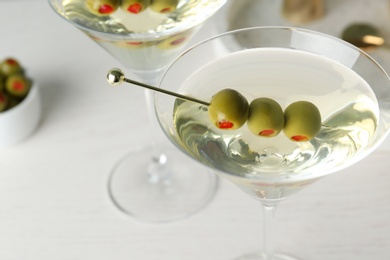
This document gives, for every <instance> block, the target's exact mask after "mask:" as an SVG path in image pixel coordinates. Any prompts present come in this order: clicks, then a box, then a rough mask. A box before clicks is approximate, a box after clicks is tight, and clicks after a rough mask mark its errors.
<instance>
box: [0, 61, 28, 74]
mask: <svg viewBox="0 0 390 260" xmlns="http://www.w3.org/2000/svg"><path fill="white" fill-rule="evenodd" d="M22 71H23V69H22V67H21V66H20V64H19V62H18V61H17V60H16V59H14V58H7V59H5V60H3V61H2V62H1V63H0V74H1V75H2V76H4V77H8V76H9V75H11V74H14V73H19V72H22Z"/></svg>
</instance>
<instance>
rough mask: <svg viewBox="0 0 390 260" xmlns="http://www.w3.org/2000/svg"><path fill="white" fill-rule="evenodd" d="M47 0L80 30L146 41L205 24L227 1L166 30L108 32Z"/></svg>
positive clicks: (120, 38) (117, 37)
mask: <svg viewBox="0 0 390 260" xmlns="http://www.w3.org/2000/svg"><path fill="white" fill-rule="evenodd" d="M47 1H48V2H49V5H50V7H51V8H52V10H53V11H54V12H55V13H56V14H57V15H59V16H60V17H61V18H62V19H64V20H65V21H67V22H68V23H70V24H72V25H73V26H75V27H76V28H78V29H80V30H82V31H84V32H89V33H92V34H99V35H101V36H106V37H108V38H110V39H117V40H122V41H123V40H128V41H131V40H139V39H142V40H146V41H147V40H151V41H152V40H156V39H160V38H164V37H168V36H172V35H176V34H179V33H182V32H184V31H188V30H191V29H194V28H196V27H197V26H199V25H201V24H203V23H204V22H205V21H207V20H208V19H209V18H210V17H212V16H213V15H214V14H215V13H216V12H217V11H218V10H219V9H221V8H222V7H223V6H224V5H225V3H226V2H227V0H218V2H219V4H218V6H217V7H216V8H215V9H213V11H212V12H207V14H206V15H203V16H201V18H197V19H195V20H191V21H185V22H181V23H180V24H179V25H178V26H174V27H172V28H169V29H167V30H164V31H158V32H156V31H145V32H130V33H113V32H106V31H102V30H95V29H91V28H89V27H87V26H83V25H81V24H79V23H77V22H75V21H73V20H72V19H70V18H69V17H68V16H67V15H66V14H65V13H64V11H63V10H61V9H60V8H59V7H58V6H57V5H56V3H58V0H47ZM61 7H63V5H61ZM174 13H176V11H175V12H173V14H174Z"/></svg>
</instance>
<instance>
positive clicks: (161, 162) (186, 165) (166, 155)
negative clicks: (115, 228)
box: [108, 145, 218, 223]
mask: <svg viewBox="0 0 390 260" xmlns="http://www.w3.org/2000/svg"><path fill="white" fill-rule="evenodd" d="M162 151H164V152H163V153H162V154H159V155H156V154H155V153H156V151H155V149H154V147H153V146H146V147H143V148H142V149H140V150H134V151H132V152H131V153H129V154H127V155H126V156H125V157H124V158H123V159H122V160H120V161H119V162H118V164H117V165H116V166H115V168H114V170H113V171H112V173H111V175H110V179H109V182H108V189H109V194H110V197H111V199H112V201H113V202H114V204H115V205H116V206H117V207H118V208H119V209H120V210H122V211H123V212H124V213H126V214H128V215H130V216H132V217H134V218H135V219H138V220H140V221H143V222H155V223H158V222H160V223H161V222H171V221H175V220H178V219H183V218H186V217H188V216H190V215H192V214H193V213H195V212H197V211H199V210H200V209H202V208H203V207H204V206H206V205H207V204H208V202H210V200H211V199H212V198H213V196H214V195H215V192H216V189H217V184H218V181H217V180H218V179H217V177H216V175H215V174H213V173H212V172H209V171H208V170H205V169H207V168H205V166H203V165H201V164H198V163H196V162H194V161H193V160H192V159H190V158H189V157H187V156H186V155H184V154H183V153H182V152H180V151H179V150H178V149H177V148H175V147H173V146H172V147H171V146H169V145H167V146H165V147H163V149H162Z"/></svg>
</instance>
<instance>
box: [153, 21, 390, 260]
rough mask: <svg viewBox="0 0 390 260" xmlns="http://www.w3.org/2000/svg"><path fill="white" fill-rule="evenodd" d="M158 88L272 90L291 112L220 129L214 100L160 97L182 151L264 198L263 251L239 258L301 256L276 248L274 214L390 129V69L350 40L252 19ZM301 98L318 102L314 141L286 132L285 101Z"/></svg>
mask: <svg viewBox="0 0 390 260" xmlns="http://www.w3.org/2000/svg"><path fill="white" fill-rule="evenodd" d="M159 87H160V88H162V89H167V90H170V91H175V92H178V93H179V94H181V95H185V96H191V97H192V98H194V99H197V100H202V101H204V102H210V100H211V99H212V96H214V95H215V94H216V93H218V92H219V91H220V90H223V89H227V88H228V89H233V90H236V91H238V92H239V93H241V95H243V96H244V97H245V98H246V99H247V101H248V103H251V102H252V100H254V99H257V98H262V97H266V98H271V99H273V100H275V101H276V102H277V103H278V104H279V105H280V106H281V108H282V109H283V111H284V112H283V115H284V117H285V125H284V128H283V129H282V131H281V132H280V133H279V134H278V135H276V136H273V137H263V136H259V134H256V133H255V134H253V133H252V132H251V131H249V130H248V129H249V127H248V126H249V123H245V124H244V125H242V126H241V127H240V128H238V129H235V130H230V129H220V128H219V127H218V126H217V125H216V124H215V121H214V120H215V119H214V118H213V117H210V116H209V115H208V110H209V107H208V106H207V105H202V104H199V103H195V102H191V101H187V100H183V99H179V98H175V97H172V96H170V95H165V94H161V93H158V94H157V96H156V99H155V110H156V113H157V117H158V119H159V123H160V125H161V127H162V128H163V130H164V132H165V133H166V135H167V136H168V138H169V139H170V140H171V141H172V142H173V143H174V144H175V145H176V146H177V147H178V148H179V149H180V150H182V151H183V152H184V153H185V154H187V155H189V156H190V157H192V158H194V159H196V160H197V161H199V162H201V163H203V164H205V165H207V166H208V167H210V168H211V169H213V170H214V171H215V172H216V173H217V174H219V175H221V176H223V177H225V178H226V179H228V180H229V181H231V182H232V183H233V184H235V185H237V186H238V187H239V188H241V189H242V190H243V191H244V192H246V193H247V194H248V195H249V196H250V197H252V198H254V199H256V200H258V201H259V202H260V203H261V205H262V208H263V209H264V210H263V211H264V228H263V235H264V239H263V249H262V251H259V252H255V253H249V254H246V255H244V256H242V257H240V258H237V259H241V260H244V259H245V260H294V259H298V258H294V257H292V256H288V255H286V254H279V253H275V250H274V248H275V243H274V242H275V241H274V240H275V238H274V232H273V230H274V227H275V223H274V215H275V210H276V208H277V206H278V205H279V203H280V202H281V201H283V200H284V199H286V198H288V197H290V196H292V195H293V194H295V193H296V192H298V191H300V190H301V189H303V188H304V187H305V186H307V185H309V184H311V183H313V182H315V181H317V180H319V179H320V178H322V177H324V176H326V175H328V174H331V173H334V172H337V171H339V170H341V169H343V168H345V167H348V166H350V165H352V164H353V163H355V162H357V161H359V160H361V159H363V158H364V157H365V156H367V155H368V154H370V153H371V152H372V151H373V150H374V149H375V148H376V147H377V146H378V145H379V144H380V143H381V142H382V140H384V139H385V138H386V136H387V134H388V132H389V126H390V125H389V123H390V81H389V77H388V75H387V74H386V72H385V71H384V70H383V69H382V68H381V67H380V66H379V65H378V64H377V63H376V62H375V61H374V60H373V59H372V58H370V57H369V56H368V55H367V54H366V53H364V52H362V51H361V50H359V49H358V48H356V47H354V46H352V45H351V44H349V43H346V42H344V41H342V40H340V39H338V38H335V37H332V36H328V35H325V34H322V33H318V32H314V31H309V30H304V29H297V28H290V27H253V28H246V29H240V30H236V31H231V32H227V33H225V34H222V35H219V36H216V37H213V38H211V39H208V40H206V41H204V42H202V43H199V44H197V45H196V46H194V47H192V48H190V49H189V50H187V51H186V52H185V53H184V54H183V55H182V56H180V57H179V58H177V59H176V60H175V61H174V62H173V63H172V64H171V65H170V66H169V67H168V68H167V70H166V72H165V73H164V75H163V77H162V78H161V81H160V83H159ZM300 101H308V102H311V103H312V104H314V105H315V106H316V107H317V108H318V110H319V112H320V114H321V120H320V123H319V127H320V130H319V131H318V132H317V134H316V135H315V136H314V137H312V138H310V139H309V140H303V141H302V140H300V141H299V140H298V141H297V140H295V141H294V140H291V138H290V135H288V134H287V133H286V132H287V131H286V129H287V125H288V124H290V123H291V121H288V120H289V119H287V116H286V115H287V112H286V111H287V109H286V108H287V107H288V106H289V105H290V104H292V103H295V102H300ZM230 105H231V103H229V104H223V103H222V105H220V106H230ZM215 106H216V105H215ZM289 111H293V110H289ZM271 112H272V111H271ZM271 112H269V113H268V114H266V115H265V116H264V115H263V116H262V117H259V118H256V117H255V116H254V115H255V113H256V110H253V109H252V106H250V108H249V116H248V118H247V122H249V121H250V120H260V121H261V120H263V121H265V120H268V119H269V118H270V117H272V116H273V115H274V112H272V113H271ZM290 113H297V114H296V115H297V116H299V115H300V114H301V112H290ZM255 118H256V119H255ZM252 122H253V121H252ZM295 122H297V121H295ZM299 122H300V123H297V126H294V127H297V129H298V128H299V127H300V126H305V125H310V122H311V119H310V118H309V117H308V118H304V119H303V120H301V121H299ZM294 131H295V130H294ZM296 131H298V130H296Z"/></svg>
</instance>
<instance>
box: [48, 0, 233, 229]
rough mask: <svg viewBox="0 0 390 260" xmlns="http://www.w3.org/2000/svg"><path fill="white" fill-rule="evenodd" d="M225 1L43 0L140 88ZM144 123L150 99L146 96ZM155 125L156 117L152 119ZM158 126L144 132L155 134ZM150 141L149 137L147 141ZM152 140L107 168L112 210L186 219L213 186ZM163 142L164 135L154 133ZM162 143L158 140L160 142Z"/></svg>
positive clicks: (200, 170)
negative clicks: (130, 74)
mask: <svg viewBox="0 0 390 260" xmlns="http://www.w3.org/2000/svg"><path fill="white" fill-rule="evenodd" d="M225 1H226V0H207V1H206V0H180V1H179V0H177V1H176V0H153V1H150V0H137V1H125V0H123V1H120V0H88V1H83V0H49V3H50V5H51V7H52V8H53V10H54V11H55V12H56V13H57V14H59V15H60V16H61V17H62V18H64V19H65V20H66V21H67V22H69V24H71V25H73V26H75V27H76V28H78V29H80V30H81V31H82V32H83V33H85V34H86V35H87V36H88V37H90V38H91V39H92V40H93V41H94V42H96V43H97V44H99V45H100V46H101V47H102V48H103V49H105V50H106V51H107V52H108V53H110V54H111V55H112V56H113V57H115V58H116V59H117V60H118V61H119V62H120V63H122V64H123V65H125V66H126V67H127V69H128V70H129V71H130V72H131V73H132V74H133V75H134V76H135V77H137V78H139V79H140V80H142V81H143V82H148V83H150V84H156V83H157V80H158V78H159V76H160V75H161V73H162V71H163V68H164V67H165V66H166V65H167V64H168V63H169V62H170V61H171V60H172V59H173V58H174V57H176V55H177V54H178V52H180V50H181V49H182V48H183V46H185V44H186V43H187V42H188V41H189V39H190V38H191V36H192V35H193V34H194V33H195V32H196V31H197V30H198V28H199V27H200V26H201V24H202V23H203V22H204V21H206V20H207V19H208V18H210V17H211V16H212V15H213V14H214V13H215V12H216V11H218V10H219V9H220V8H221V7H222V6H223V5H224V4H225ZM145 96H146V103H147V108H148V109H149V117H150V121H151V122H154V123H155V122H156V120H153V117H155V115H154V113H153V112H151V111H153V106H152V105H151V104H152V103H153V99H152V96H151V95H150V93H149V92H148V91H146V92H145ZM154 119H155V118H154ZM156 128H158V127H150V129H156ZM152 134H153V135H152ZM156 135H158V133H156V132H154V133H151V136H153V138H152V141H151V142H150V143H149V144H146V145H145V146H143V147H141V148H140V149H133V150H132V151H130V153H129V154H127V155H125V156H124V157H123V158H122V159H121V160H120V161H119V162H118V163H117V164H116V166H115V167H114V169H113V171H112V172H111V174H110V179H109V183H108V188H109V194H110V197H111V198H112V200H113V202H114V204H115V205H116V206H117V207H118V208H119V209H121V210H122V211H123V212H125V213H126V214H129V215H132V216H133V217H135V218H137V219H139V220H142V221H147V222H169V221H174V220H177V219H181V218H184V217H187V216H189V215H191V214H192V213H194V212H196V211H197V210H199V209H201V208H202V207H203V206H205V205H206V204H207V202H209V201H210V199H211V198H212V197H213V195H214V194H215V190H216V185H217V179H216V178H215V176H214V175H213V174H205V170H204V166H203V165H201V164H198V163H195V162H194V161H192V160H189V159H188V158H187V157H185V156H183V155H182V154H181V153H179V152H178V151H177V149H174V147H173V146H172V145H171V144H170V143H169V142H166V144H164V143H163V142H160V140H159V136H156ZM160 135H161V136H162V137H163V134H162V133H161V134H160ZM161 139H163V138H161Z"/></svg>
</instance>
